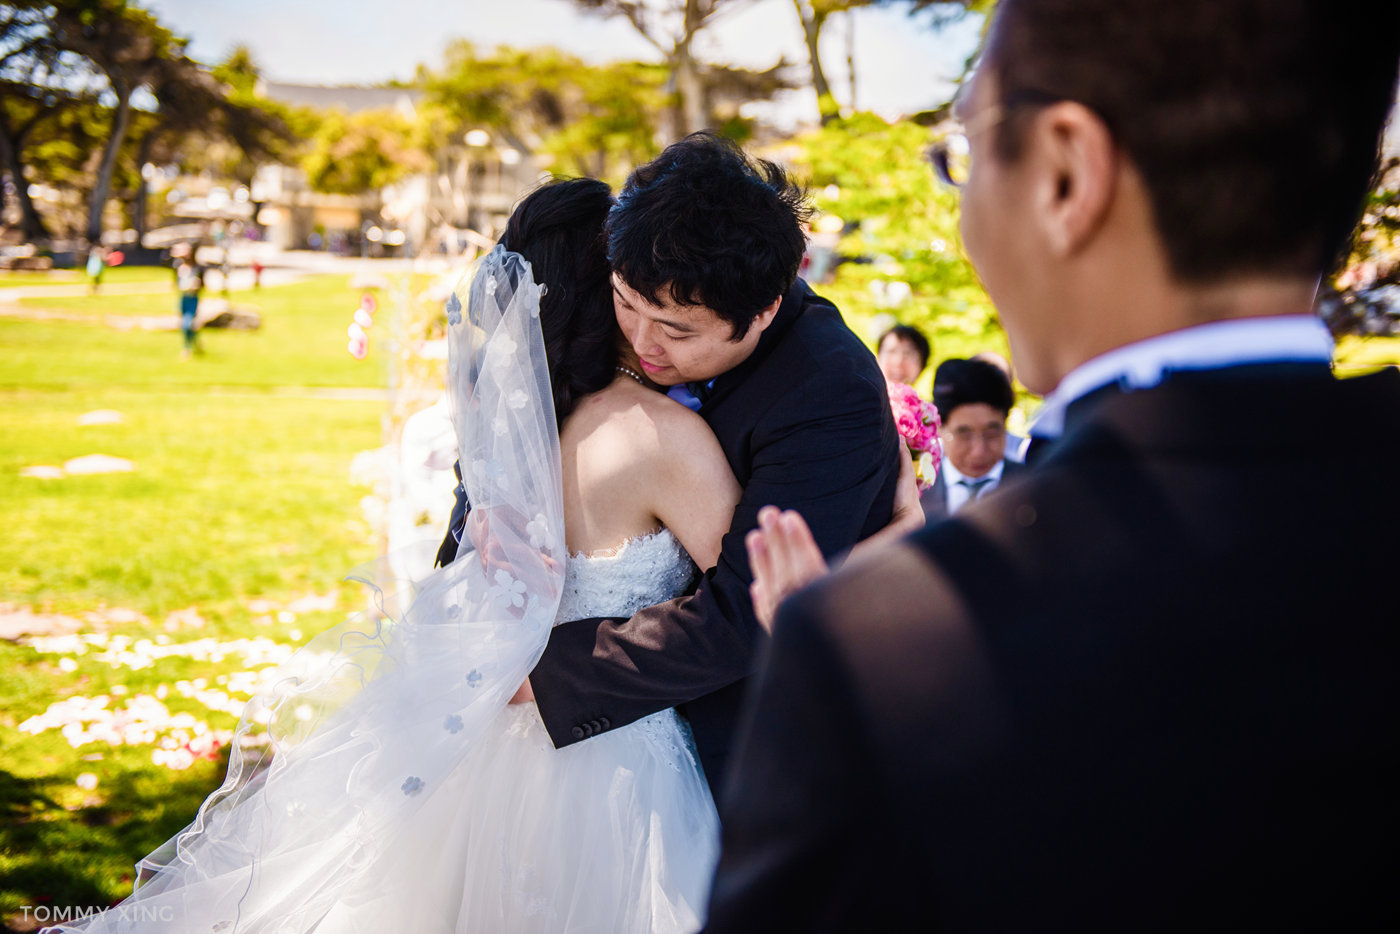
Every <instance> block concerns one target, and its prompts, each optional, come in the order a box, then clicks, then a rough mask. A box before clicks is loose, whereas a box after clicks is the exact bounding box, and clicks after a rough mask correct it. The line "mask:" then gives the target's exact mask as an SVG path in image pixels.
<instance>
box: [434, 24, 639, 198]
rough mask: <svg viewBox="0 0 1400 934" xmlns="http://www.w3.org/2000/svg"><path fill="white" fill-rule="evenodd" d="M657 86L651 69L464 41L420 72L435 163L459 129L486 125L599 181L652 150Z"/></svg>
mask: <svg viewBox="0 0 1400 934" xmlns="http://www.w3.org/2000/svg"><path fill="white" fill-rule="evenodd" d="M665 81H666V73H665V68H664V67H663V66H659V65H648V64H642V63H637V62H618V63H613V64H608V65H589V64H587V63H585V62H583V61H582V60H581V59H579V58H577V57H575V56H572V55H569V54H567V53H564V52H560V51H559V50H557V49H549V48H544V49H529V50H520V49H512V48H509V47H504V46H503V47H499V48H496V49H494V50H492V51H490V52H481V51H479V50H478V49H477V48H476V47H475V46H473V45H472V44H471V43H470V42H466V41H458V42H455V43H453V44H452V45H451V46H449V47H448V50H447V56H446V62H445V63H444V66H443V68H442V70H441V71H438V72H431V71H427V70H426V69H425V70H422V71H420V74H419V84H420V86H422V87H423V88H424V90H425V91H426V92H427V102H426V104H425V107H424V110H425V112H426V114H427V119H428V121H429V123H430V124H431V126H432V129H431V131H430V132H429V134H428V137H429V139H432V140H437V141H438V144H437V146H436V148H435V150H434V154H435V155H436V156H437V157H438V158H439V159H440V160H447V159H450V158H451V157H452V156H453V154H454V152H455V149H456V141H458V140H461V139H462V138H463V135H464V134H465V133H467V132H469V131H471V130H473V129H488V130H492V131H502V132H504V133H506V134H508V135H510V136H513V137H515V138H517V139H519V140H521V141H522V142H524V143H526V144H527V145H529V146H530V147H531V148H532V149H535V150H536V151H539V152H544V153H547V154H549V155H551V156H553V157H554V158H555V159H556V161H557V162H558V163H560V167H561V169H562V170H563V171H565V172H577V173H579V174H583V175H592V176H596V177H600V178H609V177H620V176H622V175H625V174H626V172H627V170H628V169H630V168H631V167H632V166H633V165H636V164H637V163H639V162H643V161H645V160H647V159H649V158H651V156H652V155H654V154H655V153H656V137H657V130H658V124H659V122H660V118H661V115H662V113H663V111H664V108H665V91H664V84H665ZM449 174H450V173H449Z"/></svg>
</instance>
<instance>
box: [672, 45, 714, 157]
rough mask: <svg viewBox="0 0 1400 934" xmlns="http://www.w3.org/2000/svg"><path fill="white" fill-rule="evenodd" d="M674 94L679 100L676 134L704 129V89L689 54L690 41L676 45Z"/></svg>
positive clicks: (682, 134) (693, 60) (684, 134)
mask: <svg viewBox="0 0 1400 934" xmlns="http://www.w3.org/2000/svg"><path fill="white" fill-rule="evenodd" d="M675 71H676V96H677V97H678V98H679V99H680V100H679V105H680V106H679V113H678V117H679V122H678V125H677V127H676V129H677V130H678V131H679V132H677V134H676V135H677V136H678V137H680V136H688V135H689V134H691V133H698V132H699V131H701V130H703V129H705V127H706V124H707V123H708V121H707V120H706V118H705V111H706V108H705V89H704V86H703V85H702V84H701V81H700V72H699V69H697V68H696V67H695V59H693V58H692V57H691V55H690V42H689V41H688V40H687V41H686V43H685V45H684V46H677V47H676V64H675Z"/></svg>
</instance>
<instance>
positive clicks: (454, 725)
mask: <svg viewBox="0 0 1400 934" xmlns="http://www.w3.org/2000/svg"><path fill="white" fill-rule="evenodd" d="M442 728H443V729H444V730H446V731H447V732H449V733H460V732H462V718H461V717H459V716H457V715H456V714H455V713H454V714H448V716H447V719H446V720H444V721H442Z"/></svg>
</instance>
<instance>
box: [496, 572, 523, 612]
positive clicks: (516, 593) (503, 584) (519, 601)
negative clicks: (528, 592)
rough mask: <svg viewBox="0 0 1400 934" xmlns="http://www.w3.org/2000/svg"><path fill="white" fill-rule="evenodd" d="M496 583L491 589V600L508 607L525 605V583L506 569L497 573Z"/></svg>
mask: <svg viewBox="0 0 1400 934" xmlns="http://www.w3.org/2000/svg"><path fill="white" fill-rule="evenodd" d="M495 579H496V583H495V584H493V585H492V587H491V599H493V600H499V601H500V602H501V603H502V604H504V605H505V606H508V607H512V606H514V607H523V606H524V605H525V582H524V581H520V580H516V579H515V578H514V577H512V576H511V574H510V572H509V571H507V570H505V569H504V568H500V569H498V570H497V571H496V578H495Z"/></svg>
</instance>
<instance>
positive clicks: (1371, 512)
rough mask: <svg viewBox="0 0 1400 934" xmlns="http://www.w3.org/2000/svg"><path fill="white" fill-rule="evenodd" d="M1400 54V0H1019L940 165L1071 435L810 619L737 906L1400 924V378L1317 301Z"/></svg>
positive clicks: (737, 840) (784, 693) (734, 874)
mask: <svg viewBox="0 0 1400 934" xmlns="http://www.w3.org/2000/svg"><path fill="white" fill-rule="evenodd" d="M1398 69H1400V4H1396V3H1385V4H1362V3H1337V2H1333V0H1173V2H1171V3H1161V2H1159V0H1000V2H999V3H998V4H997V6H996V11H995V14H994V20H993V21H992V24H991V26H990V31H989V33H988V38H987V44H986V47H985V49H984V52H983V56H982V60H981V62H980V64H979V66H978V68H977V71H976V75H975V77H974V78H973V80H972V82H971V84H970V86H969V87H967V88H966V89H965V91H966V93H965V94H963V95H962V96H961V97H960V99H959V101H958V102H957V105H956V108H955V112H956V115H957V116H958V118H959V119H961V121H962V122H963V125H964V127H965V129H964V133H965V136H966V141H967V142H968V143H969V145H970V149H969V150H964V151H967V152H969V153H970V163H969V164H968V172H967V174H965V175H960V174H954V172H952V171H948V170H949V169H956V168H957V166H956V165H955V164H952V163H950V162H949V161H948V160H942V159H940V160H938V161H939V163H940V168H941V169H943V170H944V174H945V175H946V176H947V177H948V178H949V179H950V180H951V181H955V182H962V183H964V184H963V188H962V213H961V221H960V223H961V227H962V234H963V240H964V244H965V246H966V250H967V254H968V256H969V257H970V258H971V260H972V262H973V264H974V265H975V266H976V268H977V271H978V273H979V274H980V275H981V277H982V281H983V282H984V284H985V285H986V287H987V291H988V293H989V294H990V296H991V298H992V300H993V301H994V302H995V303H996V306H997V309H998V311H999V313H1000V315H1001V319H1002V321H1003V323H1004V324H1005V326H1006V330H1007V333H1008V335H1009V337H1010V344H1011V355H1012V359H1013V360H1014V361H1015V363H1016V368H1017V371H1018V372H1019V374H1020V376H1021V379H1022V381H1023V382H1024V383H1025V384H1026V386H1027V388H1029V389H1030V390H1031V391H1033V392H1037V393H1040V394H1048V396H1047V398H1046V401H1045V406H1044V412H1043V414H1042V415H1041V416H1040V418H1039V419H1038V421H1037V423H1036V426H1037V431H1038V432H1039V433H1040V434H1041V436H1042V437H1043V438H1044V440H1043V441H1042V445H1043V446H1045V445H1048V447H1047V449H1046V451H1045V453H1044V454H1043V455H1042V456H1040V457H1032V459H1031V460H1032V466H1031V468H1030V470H1029V472H1028V473H1027V474H1026V475H1025V476H1024V477H1022V478H1021V479H1020V480H1018V481H1017V482H1016V483H1015V484H1011V485H1009V486H1008V487H1006V488H1005V489H1002V490H999V491H997V492H996V493H995V494H993V495H992V496H989V497H987V498H985V499H981V500H979V501H978V502H976V503H974V504H972V505H970V506H968V507H967V508H965V509H963V510H962V511H961V512H959V513H958V515H956V516H954V517H952V518H951V519H948V520H947V521H943V522H937V523H932V524H930V525H929V526H928V527H926V528H925V529H924V530H923V531H922V532H919V533H916V534H915V535H913V536H912V537H910V538H907V539H905V540H903V541H902V542H900V543H899V544H896V545H895V546H893V547H890V548H886V549H884V550H883V551H882V552H880V553H878V554H877V555H876V556H875V557H874V558H873V559H871V560H860V559H853V560H852V561H850V562H847V564H846V566H845V567H844V568H842V569H841V570H840V571H839V572H838V573H836V574H834V575H832V576H830V577H828V578H825V579H823V580H822V581H820V582H819V583H817V584H816V585H815V586H813V587H811V588H809V589H807V590H804V591H802V592H799V593H798V594H796V595H795V596H794V597H792V598H790V599H789V600H788V601H787V602H786V603H785V604H783V606H782V609H781V610H780V612H779V613H778V615H777V621H776V624H775V625H774V629H773V632H774V638H773V644H772V647H771V651H770V654H769V660H768V663H767V666H766V670H765V672H764V673H763V675H762V676H761V679H760V682H759V684H758V688H757V694H756V698H755V703H754V706H753V708H752V714H751V719H750V722H749V726H748V728H747V729H746V731H745V733H744V738H743V739H742V740H741V742H740V744H739V746H738V749H737V751H736V754H735V768H734V771H733V773H732V775H731V778H730V787H731V788H732V789H733V790H734V791H733V794H732V795H730V796H729V798H728V800H727V801H726V802H725V805H724V807H723V808H722V819H723V825H724V831H723V833H724V840H723V844H724V854H723V856H722V859H721V865H720V868H719V873H718V878H717V882H716V886H715V890H714V894H713V899H712V902H711V909H710V920H709V925H710V930H712V931H715V932H735V931H774V930H787V931H807V932H812V931H843V932H846V931H913V930H921V931H927V930H937V931H971V930H977V931H1029V930H1036V931H1109V930H1112V931H1123V930H1132V931H1144V930H1147V931H1182V930H1191V929H1197V928H1211V929H1223V930H1256V931H1274V930H1346V931H1356V930H1395V929H1396V926H1397V923H1398V922H1400V890H1398V889H1397V888H1396V886H1395V884H1394V883H1395V879H1396V878H1397V876H1400V849H1397V847H1396V845H1395V841H1396V838H1397V832H1400V799H1397V796H1396V794H1395V788H1396V787H1397V781H1400V769H1397V765H1396V763H1400V679H1397V677H1396V672H1397V671H1398V670H1400V638H1398V637H1397V630H1396V624H1397V612H1396V599H1395V588H1394V583H1393V578H1394V554H1395V549H1394V541H1393V540H1394V535H1395V531H1394V530H1395V529H1396V528H1400V497H1396V496H1394V495H1392V494H1390V493H1389V492H1387V491H1389V490H1391V489H1392V487H1393V485H1394V483H1393V481H1394V471H1395V464H1396V463H1400V371H1397V370H1395V369H1393V368H1392V369H1389V370H1386V371H1382V372H1380V373H1376V374H1374V375H1369V376H1363V377H1359V378H1355V379H1347V380H1339V379H1336V378H1335V377H1334V376H1333V374H1332V372H1331V370H1330V365H1329V364H1330V355H1331V342H1330V340H1329V337H1328V334H1327V332H1326V330H1325V328H1324V327H1323V325H1322V324H1321V323H1320V322H1319V321H1318V319H1317V318H1316V317H1315V316H1314V314H1313V313H1312V304H1313V297H1314V293H1315V290H1316V288H1317V283H1318V281H1319V279H1320V277H1322V276H1323V275H1324V274H1325V273H1326V272H1327V270H1328V269H1329V267H1330V266H1331V264H1332V262H1333V259H1334V257H1335V256H1336V255H1337V254H1338V252H1339V249H1340V248H1341V247H1342V246H1343V244H1344V243H1345V242H1346V240H1347V239H1348V237H1349V233H1350V231H1351V229H1352V227H1353V225H1354V223H1355V220H1356V218H1357V216H1358V214H1359V212H1360V208H1361V205H1362V202H1363V199H1364V197H1365V195H1366V193H1367V190H1368V188H1369V186H1370V184H1371V180H1372V177H1373V171H1374V167H1375V164H1376V157H1377V152H1378V144H1379V140H1380V137H1381V133H1382V130H1383V127H1384V123H1385V119H1386V114H1387V112H1388V111H1389V110H1390V108H1391V106H1392V101H1393V100H1394V95H1395V85H1396V75H1397V70H1398ZM1318 431H1322V432H1324V433H1325V435H1326V437H1327V443H1325V444H1317V443H1311V442H1310V441H1309V437H1310V435H1315V434H1316V433H1317V432H1318ZM1319 477H1321V478H1327V482H1325V483H1317V482H1309V480H1310V479H1313V478H1319ZM775 513H776V510H771V511H770V510H765V511H764V513H763V516H762V517H761V520H760V522H761V526H762V528H763V531H762V532H759V533H754V534H753V535H752V536H751V538H752V539H753V540H752V542H751V550H752V552H753V555H754V562H753V563H754V567H755V570H756V572H757V573H758V582H759V585H760V586H759V588H758V589H759V591H760V592H761V593H766V594H770V595H771V594H775V593H776V594H781V593H782V592H783V591H784V590H785V589H786V588H787V587H788V586H790V585H791V583H792V582H793V581H794V580H800V579H802V578H803V576H804V575H805V574H806V573H807V569H808V566H809V565H810V564H812V563H814V562H811V561H810V560H809V557H808V554H809V552H810V550H811V549H810V548H806V549H804V548H802V547H797V548H794V547H793V546H794V545H796V546H802V545H804V544H805V543H804V540H803V536H802V531H801V527H800V525H798V524H797V523H798V520H797V519H796V518H795V517H794V516H793V515H792V514H791V513H782V514H781V515H775Z"/></svg>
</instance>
